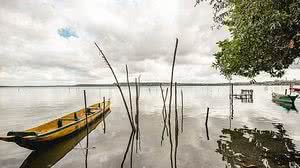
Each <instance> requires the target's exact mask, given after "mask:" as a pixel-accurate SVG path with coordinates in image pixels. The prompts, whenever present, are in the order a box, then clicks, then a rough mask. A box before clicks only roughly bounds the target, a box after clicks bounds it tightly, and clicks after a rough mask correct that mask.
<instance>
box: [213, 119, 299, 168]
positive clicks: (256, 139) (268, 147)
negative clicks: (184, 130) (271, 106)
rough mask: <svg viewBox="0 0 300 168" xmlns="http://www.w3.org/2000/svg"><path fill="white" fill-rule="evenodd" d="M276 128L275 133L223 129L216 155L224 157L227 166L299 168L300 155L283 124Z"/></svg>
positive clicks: (244, 129)
mask: <svg viewBox="0 0 300 168" xmlns="http://www.w3.org/2000/svg"><path fill="white" fill-rule="evenodd" d="M273 125H274V127H275V128H276V129H277V131H276V132H274V131H269V130H257V129H248V128H247V127H244V128H240V129H234V130H231V129H223V130H222V135H221V136H220V139H219V140H218V141H217V143H218V149H217V150H216V152H217V153H220V154H222V155H223V157H222V159H223V160H225V161H226V162H227V165H226V167H227V166H229V167H253V168H254V167H266V168H273V167H280V168H285V167H290V168H291V167H297V166H298V165H299V164H300V152H299V151H297V150H296V146H295V144H294V143H293V142H292V139H290V138H288V135H287V134H286V130H285V129H284V127H283V125H282V124H273Z"/></svg>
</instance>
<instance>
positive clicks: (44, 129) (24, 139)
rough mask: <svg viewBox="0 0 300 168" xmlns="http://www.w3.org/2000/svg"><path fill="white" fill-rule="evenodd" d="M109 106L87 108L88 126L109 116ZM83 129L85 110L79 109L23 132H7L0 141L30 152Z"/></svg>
mask: <svg viewBox="0 0 300 168" xmlns="http://www.w3.org/2000/svg"><path fill="white" fill-rule="evenodd" d="M104 104H105V108H104ZM110 104H111V102H110V101H106V102H105V103H104V102H102V103H97V104H93V105H91V106H89V107H88V110H87V112H88V113H87V114H88V115H87V121H88V124H89V125H90V124H92V123H93V122H95V121H96V119H98V118H101V117H102V118H103V117H105V116H106V115H107V114H109V112H110ZM85 128H86V116H85V109H81V110H79V111H76V112H72V113H69V114H67V115H65V116H63V117H60V118H57V119H55V120H52V121H50V122H47V123H45V124H42V125H39V126H37V127H34V128H30V129H27V130H25V131H11V132H8V133H7V136H3V137H0V140H3V141H7V142H15V143H16V144H18V145H19V146H22V147H25V148H28V149H31V150H40V149H42V148H45V147H48V146H49V145H52V144H55V143H57V142H59V141H61V140H63V139H64V138H66V137H68V136H71V135H72V134H73V133H75V132H77V131H80V130H81V129H85Z"/></svg>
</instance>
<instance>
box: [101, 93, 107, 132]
mask: <svg viewBox="0 0 300 168" xmlns="http://www.w3.org/2000/svg"><path fill="white" fill-rule="evenodd" d="M105 109H106V108H105V97H103V109H102V113H103V132H104V134H105V132H106V124H105V112H106V111H105Z"/></svg>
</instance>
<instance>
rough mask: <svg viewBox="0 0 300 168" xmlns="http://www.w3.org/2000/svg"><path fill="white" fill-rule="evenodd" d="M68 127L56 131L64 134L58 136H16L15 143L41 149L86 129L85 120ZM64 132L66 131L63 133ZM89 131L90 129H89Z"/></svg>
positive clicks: (98, 117) (99, 116)
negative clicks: (28, 137) (30, 137)
mask: <svg viewBox="0 0 300 168" xmlns="http://www.w3.org/2000/svg"><path fill="white" fill-rule="evenodd" d="M109 113H110V111H106V114H105V116H106V115H107V114H109ZM105 116H104V115H103V113H101V114H99V115H97V116H95V117H93V118H92V120H91V121H89V122H88V125H91V124H93V123H94V122H95V121H97V120H99V119H100V118H103V117H105ZM68 129H70V130H62V131H58V132H57V134H65V135H63V136H59V137H57V138H55V136H56V135H51V136H52V137H49V136H47V137H40V138H34V139H27V138H21V137H16V140H15V143H16V144H18V145H19V146H21V147H24V148H27V149H30V150H43V149H45V148H49V147H51V146H52V145H55V144H57V143H59V142H61V141H63V140H64V139H66V138H70V137H72V136H73V135H75V134H77V132H80V131H83V130H84V129H86V125H85V122H82V123H81V124H80V126H78V125H74V126H71V127H69V128H68ZM63 132H66V133H63ZM89 132H90V131H89Z"/></svg>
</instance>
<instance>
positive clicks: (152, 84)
mask: <svg viewBox="0 0 300 168" xmlns="http://www.w3.org/2000/svg"><path fill="white" fill-rule="evenodd" d="M291 83H293V84H294V85H300V81H266V82H256V83H254V84H250V83H249V82H234V83H233V84H234V85H236V86H248V85H249V86H250V85H256V86H257V85H258V86H259V85H264V86H271V85H276V86H280V85H282V86H285V85H290V84H291ZM160 84H161V85H163V86H168V85H170V83H165V82H163V83H160V82H144V83H140V86H149V87H150V86H159V85H160ZM120 85H121V86H127V83H120ZM130 85H131V86H134V85H135V83H130ZM177 85H178V86H228V85H230V83H177ZM114 86H115V84H77V85H25V86H24V85H11V86H9V85H7V86H5V85H4V86H0V87H2V88H3V87H114Z"/></svg>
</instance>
